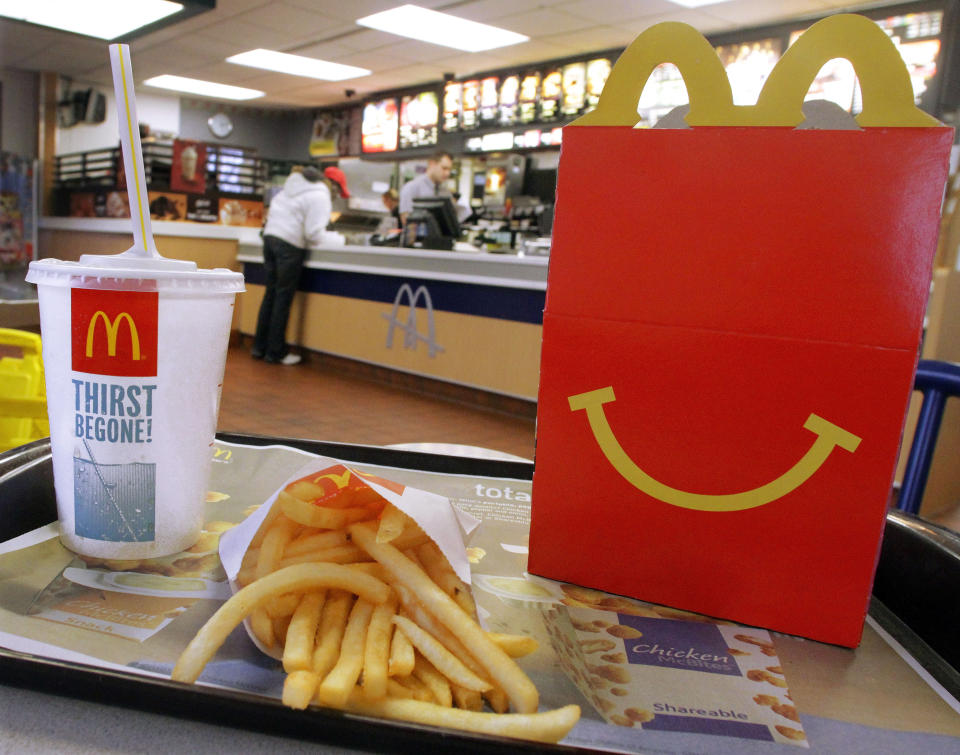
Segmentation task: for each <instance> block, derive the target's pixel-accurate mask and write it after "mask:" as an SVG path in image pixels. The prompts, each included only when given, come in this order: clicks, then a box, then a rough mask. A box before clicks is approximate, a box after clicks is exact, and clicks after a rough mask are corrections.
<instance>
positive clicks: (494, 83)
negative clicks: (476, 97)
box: [480, 76, 500, 125]
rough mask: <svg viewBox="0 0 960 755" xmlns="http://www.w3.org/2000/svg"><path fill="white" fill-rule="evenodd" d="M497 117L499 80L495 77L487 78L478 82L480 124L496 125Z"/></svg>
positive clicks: (498, 110)
mask: <svg viewBox="0 0 960 755" xmlns="http://www.w3.org/2000/svg"><path fill="white" fill-rule="evenodd" d="M499 115H500V79H499V77H497V76H487V77H486V78H485V79H481V81H480V123H481V124H482V125H489V124H491V123H496V122H497V117H498V116H499Z"/></svg>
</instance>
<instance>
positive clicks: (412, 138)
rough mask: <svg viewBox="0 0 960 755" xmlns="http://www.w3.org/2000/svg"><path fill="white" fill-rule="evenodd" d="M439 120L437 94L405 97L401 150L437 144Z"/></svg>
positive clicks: (401, 122) (430, 93)
mask: <svg viewBox="0 0 960 755" xmlns="http://www.w3.org/2000/svg"><path fill="white" fill-rule="evenodd" d="M439 120H440V107H439V104H438V103H437V93H436V92H421V93H420V94H416V95H407V96H405V97H404V98H403V100H401V103H400V149H409V148H411V147H427V146H430V145H432V144H436V143H437V126H438V124H439Z"/></svg>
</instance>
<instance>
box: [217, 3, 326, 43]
mask: <svg viewBox="0 0 960 755" xmlns="http://www.w3.org/2000/svg"><path fill="white" fill-rule="evenodd" d="M235 19H237V20H240V21H243V22H244V23H247V24H253V25H254V26H260V27H263V28H265V29H273V30H274V31H280V32H283V33H285V34H292V35H296V36H298V37H304V36H310V35H316V36H326V34H327V32H326V30H327V28H328V27H330V26H332V25H334V24H336V23H338V22H337V21H336V20H335V19H332V18H330V17H329V16H326V15H324V14H323V13H319V12H317V11H315V10H314V11H310V10H305V9H304V8H298V7H295V6H293V5H288V4H286V3H283V2H273V3H270V4H269V5H264V6H261V7H259V8H255V9H254V10H250V11H247V12H246V13H241V14H240V15H238V16H235Z"/></svg>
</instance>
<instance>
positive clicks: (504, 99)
mask: <svg viewBox="0 0 960 755" xmlns="http://www.w3.org/2000/svg"><path fill="white" fill-rule="evenodd" d="M519 94H520V77H519V76H516V75H514V76H507V77H506V78H505V79H504V80H503V83H502V84H501V85H500V123H501V124H502V125H504V126H512V125H513V124H514V123H516V122H517V98H518V96H519Z"/></svg>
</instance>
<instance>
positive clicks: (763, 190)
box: [529, 15, 952, 646]
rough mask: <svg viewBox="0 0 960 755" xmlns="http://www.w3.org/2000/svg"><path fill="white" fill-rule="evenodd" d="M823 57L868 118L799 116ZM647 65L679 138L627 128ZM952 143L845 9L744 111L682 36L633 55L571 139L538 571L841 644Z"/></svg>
mask: <svg viewBox="0 0 960 755" xmlns="http://www.w3.org/2000/svg"><path fill="white" fill-rule="evenodd" d="M835 57H846V58H849V59H850V60H851V61H852V62H853V63H854V66H855V68H856V70H857V73H858V75H859V77H860V81H861V85H862V88H863V104H864V110H863V112H862V113H861V114H860V115H859V116H858V117H857V119H856V124H853V123H852V122H851V124H850V125H851V126H852V128H847V129H837V128H831V129H828V130H820V129H816V128H804V127H801V128H796V126H798V124H800V123H801V122H803V121H804V119H805V115H804V113H803V112H802V111H801V106H802V104H803V98H804V95H805V93H806V92H807V89H808V88H809V85H810V82H811V81H812V79H813V77H814V76H815V74H816V72H817V71H818V70H819V69H820V67H821V65H822V64H823V63H825V62H826V61H827V60H829V59H831V58H835ZM661 62H673V63H676V64H677V66H678V67H679V68H680V70H681V72H682V73H683V75H684V80H685V83H686V85H687V90H688V92H689V94H690V102H691V105H690V111H689V114H688V115H687V117H686V122H687V125H688V126H690V127H689V128H675V129H669V128H657V129H635V128H632V126H633V124H634V122H635V121H636V119H637V114H636V107H635V105H636V101H637V98H638V96H639V93H640V91H641V89H642V87H643V84H644V82H645V81H646V79H647V77H648V76H649V74H650V73H651V71H652V70H653V69H654V67H655V66H656V65H658V64H659V63H661ZM804 125H806V124H804ZM951 142H952V129H949V128H944V127H942V126H940V125H939V124H938V122H937V121H935V120H934V119H933V118H931V117H930V116H928V115H926V114H924V113H922V112H921V111H919V110H918V109H916V107H915V106H914V104H913V94H912V89H911V86H910V80H909V77H908V75H907V72H906V70H905V68H904V66H903V63H902V61H901V60H900V57H899V55H898V54H897V51H896V49H895V48H894V46H893V44H892V43H891V42H890V40H889V39H888V38H887V37H886V35H885V34H884V33H883V32H882V31H881V30H880V29H879V28H878V27H877V26H876V25H875V24H874V23H873V22H870V21H868V20H867V19H865V18H862V17H859V16H849V15H842V16H834V17H832V18H829V19H826V20H825V21H822V22H820V23H818V24H816V25H815V26H813V27H811V29H810V30H808V31H807V32H806V33H805V34H804V35H802V37H801V38H800V39H799V41H798V42H796V43H795V44H794V45H793V46H792V47H791V48H790V49H789V50H788V51H787V53H786V54H785V55H784V56H783V58H782V59H781V60H780V61H779V63H778V64H777V66H776V67H775V69H774V71H773V72H772V73H771V75H770V77H769V78H768V80H767V83H766V85H765V87H764V89H763V92H762V93H761V95H760V98H759V100H758V103H757V105H755V106H749V107H739V106H734V105H733V104H732V97H731V91H730V85H729V82H728V80H727V77H726V75H725V72H724V70H723V67H722V64H721V63H720V60H719V58H718V57H717V55H716V53H715V52H714V51H713V49H712V48H711V47H710V45H709V43H708V42H707V41H706V40H705V39H704V38H703V37H702V36H700V34H699V33H697V32H696V31H694V30H693V29H692V28H691V27H688V26H686V25H683V24H661V25H659V26H656V27H653V28H651V29H650V30H648V31H646V32H644V33H643V34H642V35H641V36H640V37H638V38H637V39H636V40H635V41H634V42H633V44H632V45H631V46H630V47H629V48H628V49H627V50H626V51H625V52H624V54H623V56H622V57H621V58H620V60H619V61H618V62H617V64H616V66H615V68H614V70H613V73H612V74H611V76H610V78H609V80H608V82H607V84H606V86H605V88H604V92H603V97H602V99H601V101H600V104H599V106H598V108H597V109H596V110H595V111H593V112H592V113H590V114H588V115H586V116H584V117H582V118H580V119H579V120H578V121H576V122H575V123H573V124H571V127H568V128H566V129H565V130H564V138H563V148H562V153H561V158H560V168H559V178H558V184H557V196H558V199H557V218H556V224H555V229H554V236H553V247H552V252H551V259H550V271H549V280H548V288H547V305H546V311H545V316H544V328H543V350H542V357H541V360H542V361H541V383H540V395H539V408H538V415H537V455H536V471H535V474H534V481H533V521H532V525H531V533H530V562H529V568H530V571H531V572H534V573H536V574H540V575H543V576H546V577H551V578H555V579H560V580H564V581H569V582H574V583H578V584H581V585H586V586H590V587H595V588H599V589H602V590H606V591H609V592H614V593H619V594H623V595H629V596H632V597H636V598H640V599H643V600H647V601H651V602H656V603H663V604H667V605H671V606H675V607H679V608H684V609H688V610H693V611H697V612H701V613H706V614H710V615H713V616H719V617H724V618H729V619H733V620H736V621H739V622H742V623H748V624H754V625H759V626H763V627H767V628H770V629H774V630H778V631H783V632H788V633H791V634H799V635H803V636H806V637H810V638H813V639H817V640H822V641H825V642H831V643H836V644H841V645H847V646H855V645H857V644H858V643H859V641H860V635H861V631H862V627H863V619H864V615H865V613H866V609H867V602H868V599H869V595H870V588H871V583H872V579H873V573H874V569H875V566H876V559H877V553H878V549H879V543H880V539H881V536H882V532H883V526H884V518H885V513H886V507H887V501H888V497H889V493H890V489H891V484H892V480H893V474H894V467H895V463H896V458H897V452H898V448H899V442H900V435H901V431H902V425H903V418H904V414H905V411H906V406H907V402H908V400H909V396H910V392H911V387H912V380H913V374H914V370H915V368H916V361H917V353H918V346H919V342H920V337H921V328H922V321H923V315H924V310H925V306H926V301H927V294H928V290H929V285H930V277H931V268H932V264H933V255H934V252H935V249H936V238H937V229H938V218H939V212H940V203H941V197H942V193H943V187H944V183H945V181H946V177H947V164H948V156H949V150H950V145H951Z"/></svg>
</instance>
